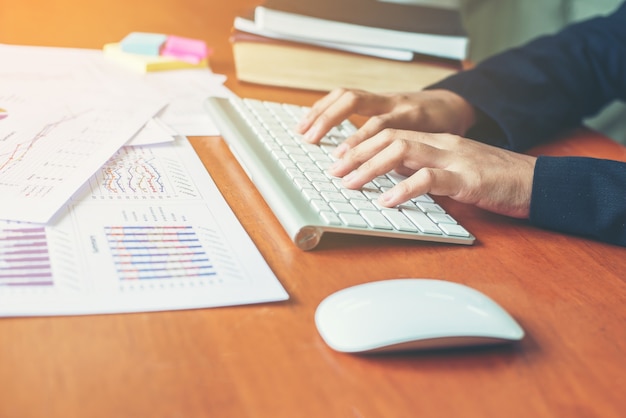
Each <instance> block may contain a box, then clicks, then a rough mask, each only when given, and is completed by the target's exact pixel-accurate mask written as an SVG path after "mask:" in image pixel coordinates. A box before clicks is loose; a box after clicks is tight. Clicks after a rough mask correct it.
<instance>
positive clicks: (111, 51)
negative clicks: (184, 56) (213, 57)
mask: <svg viewBox="0 0 626 418" xmlns="http://www.w3.org/2000/svg"><path fill="white" fill-rule="evenodd" d="M103 51H104V55H105V56H106V57H107V58H110V59H112V60H114V61H116V62H118V63H119V64H121V65H123V66H125V67H126V68H130V69H132V70H134V71H137V72H140V73H146V72H151V71H166V70H182V69H191V68H208V67H209V62H208V59H207V58H205V59H203V60H201V61H199V62H197V63H190V62H187V61H182V60H179V59H176V58H172V57H164V56H148V55H141V54H132V53H129V52H125V51H122V48H121V46H120V44H119V43H110V44H106V45H104V48H103Z"/></svg>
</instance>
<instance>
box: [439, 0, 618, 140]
mask: <svg viewBox="0 0 626 418" xmlns="http://www.w3.org/2000/svg"><path fill="white" fill-rule="evenodd" d="M625 22H626V6H622V7H621V8H620V9H619V11H618V12H617V13H616V14H614V15H612V16H610V17H606V18H598V19H593V20H590V21H587V22H584V23H581V24H577V25H574V26H571V27H570V28H568V29H566V30H565V31H563V32H561V33H559V34H557V35H555V36H549V37H544V38H540V39H538V40H537V41H535V42H532V43H530V44H528V45H526V46H524V47H521V48H517V49H513V50H510V51H508V52H505V53H502V54H499V55H496V56H494V57H493V58H491V59H488V60H486V61H484V62H483V63H481V64H480V65H478V66H477V67H476V68H475V69H472V70H469V71H466V72H462V73H459V74H457V75H454V76H452V77H449V78H448V79H446V80H443V81H442V82H440V83H437V84H435V85H433V86H431V87H430V88H442V89H447V90H450V91H453V92H455V93H457V94H459V95H460V96H462V97H463V98H465V99H466V100H467V101H468V102H470V103H472V104H473V105H474V106H475V107H476V108H477V109H478V110H479V112H480V113H482V114H484V115H485V117H484V118H483V119H482V121H480V120H479V122H478V123H477V124H476V125H475V126H474V127H473V128H472V129H471V130H470V131H469V132H468V136H473V137H476V138H478V139H481V140H488V141H489V142H497V141H500V143H501V145H506V146H508V147H509V148H511V149H514V150H524V149H527V148H529V147H531V146H533V145H535V144H537V143H540V142H542V141H544V140H546V139H549V138H552V137H554V136H555V135H556V134H558V133H559V132H561V131H563V130H566V129H568V128H573V127H576V126H578V125H579V124H580V123H581V120H582V119H583V118H584V117H586V116H590V115H592V114H594V113H596V112H597V111H598V110H599V109H601V108H602V107H603V106H604V105H606V104H608V103H609V102H610V101H611V100H613V99H615V98H626V78H624V76H623V71H624V68H626V23H625Z"/></svg>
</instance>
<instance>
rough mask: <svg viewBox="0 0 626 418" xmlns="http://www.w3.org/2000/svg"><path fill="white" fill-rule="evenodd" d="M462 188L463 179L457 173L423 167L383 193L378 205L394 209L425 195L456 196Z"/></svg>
mask: <svg viewBox="0 0 626 418" xmlns="http://www.w3.org/2000/svg"><path fill="white" fill-rule="evenodd" d="M462 187H463V179H462V176H461V175H460V174H459V173H456V172H453V171H448V170H443V169H438V168H431V167H425V168H422V169H420V170H418V171H417V172H415V173H414V174H413V175H412V176H410V177H408V178H407V179H405V180H403V181H401V182H400V183H398V184H396V185H395V186H394V187H392V188H391V189H389V190H387V191H386V192H385V193H383V194H382V195H381V196H380V198H379V203H380V204H381V205H382V206H385V207H394V206H397V205H400V204H402V203H404V202H406V201H407V200H409V199H412V198H414V197H417V196H421V195H423V194H426V193H428V194H432V195H434V196H457V195H458V194H459V191H460V190H461V189H462Z"/></svg>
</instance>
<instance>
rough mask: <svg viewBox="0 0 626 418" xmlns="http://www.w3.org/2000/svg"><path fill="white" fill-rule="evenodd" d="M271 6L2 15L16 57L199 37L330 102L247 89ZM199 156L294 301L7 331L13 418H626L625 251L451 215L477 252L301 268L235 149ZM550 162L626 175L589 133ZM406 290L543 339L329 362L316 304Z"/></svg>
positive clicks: (149, 4) (613, 151)
mask: <svg viewBox="0 0 626 418" xmlns="http://www.w3.org/2000/svg"><path fill="white" fill-rule="evenodd" d="M256 3H257V1H256V0H234V1H229V2H222V1H219V0H150V1H147V0H133V1H118V0H90V1H78V0H55V1H50V2H42V1H39V0H19V1H13V2H9V1H7V0H2V2H1V5H0V42H2V43H17V44H35V45H57V46H70V47H91V48H99V47H101V45H102V44H104V43H106V42H110V41H115V40H119V39H121V38H122V37H123V36H124V35H126V34H127V33H128V32H131V31H136V30H141V31H154V32H162V33H172V34H178V35H183V36H190V37H197V38H202V39H205V40H206V41H207V42H208V43H209V44H210V45H212V46H213V47H214V48H215V54H214V56H213V57H212V66H213V69H214V71H215V72H218V73H223V74H226V75H228V76H229V80H228V82H227V85H228V86H229V87H230V88H232V89H233V90H235V91H236V92H238V93H239V94H240V95H243V96H249V97H257V98H266V99H275V100H284V101H292V102H296V103H303V104H305V103H311V101H312V100H313V99H315V98H316V97H319V95H317V94H315V93H305V92H297V91H290V90H278V89H272V88H264V87H255V86H244V85H240V84H238V83H237V81H236V79H235V77H234V71H233V64H232V56H231V54H230V46H229V45H228V42H227V37H228V33H229V29H230V26H231V23H232V18H233V17H234V16H235V14H237V13H243V12H244V11H245V10H247V9H248V8H249V7H251V6H253V5H254V4H256ZM0 66H1V63H0ZM192 143H193V145H194V147H195V148H196V150H197V152H198V153H199V155H200V156H201V158H202V159H203V161H204V163H205V164H206V167H207V168H208V169H209V171H210V173H211V174H212V176H213V177H214V179H215V181H216V182H217V184H218V185H219V187H220V188H221V190H222V192H223V193H224V195H225V197H226V199H227V200H228V201H229V203H230V204H231V205H232V207H233V209H234V210H235V212H236V214H237V215H238V216H239V218H240V220H241V223H242V224H243V225H244V227H245V228H246V229H247V231H248V233H249V234H250V235H251V237H252V238H253V240H254V241H255V242H256V243H257V244H258V246H259V248H260V250H261V252H262V253H263V255H264V256H265V257H266V258H267V261H268V262H269V264H270V266H271V267H272V268H273V270H274V271H275V273H276V274H277V276H278V277H279V279H280V281H281V282H282V284H283V285H284V286H285V288H286V290H287V291H288V292H289V294H290V295H291V299H290V300H289V301H287V302H284V303H275V304H264V305H255V306H238V307H227V308H216V309H205V310H189V311H179V312H162V313H145V314H142V313H139V314H127V315H104V316H83V317H52V318H3V319H0V382H1V385H2V387H1V389H0V417H2V418H27V417H28V418H29V417H59V418H61V417H62V418H73V417H81V418H87V417H89V418H97V417H106V418H112V417H116V418H117V417H142V418H143V417H150V418H160V417H163V418H165V417H168V418H174V417H181V418H182V417H184V418H195V417H219V418H229V417H236V418H239V417H263V418H265V417H272V418H277V417H290V418H292V417H359V418H361V417H394V418H398V417H477V418H478V417H481V418H485V417H497V418H502V417H509V418H510V417H524V418H526V417H533V418H542V417H561V418H562V417H567V418H575V417H581V418H582V417H585V418H587V417H603V418H609V417H623V416H624V411H625V410H626V398H625V397H624V393H626V326H625V324H626V308H625V306H626V283H625V277H626V249H624V248H619V247H614V246H610V245H606V244H601V243H597V242H593V241H590V240H587V239H582V238H576V237H571V236H565V235H560V234H557V233H552V232H549V231H544V230H538V229H536V228H533V227H531V226H529V225H527V223H526V222H524V221H518V220H511V219H507V218H504V217H500V216H495V215H492V214H489V213H486V212H483V211H480V210H477V209H475V208H471V207H467V206H464V205H460V204H457V203H455V202H452V201H449V200H446V199H440V201H441V203H442V204H443V205H444V206H445V207H446V208H447V209H448V210H449V211H450V212H451V213H452V214H453V215H454V216H455V217H457V218H458V219H460V220H461V222H462V223H463V224H465V225H466V226H467V227H468V228H469V229H470V230H471V231H473V232H474V233H475V234H476V235H477V237H478V242H477V243H476V245H474V246H472V247H465V246H454V245H439V244H429V243H417V244H416V243H409V242H404V241H393V240H382V239H363V238H359V239H354V238H350V237H334V238H333V237H330V238H327V239H325V240H324V241H323V242H322V245H321V247H320V248H319V249H318V250H316V251H313V252H302V251H300V250H297V249H296V248H295V246H294V245H293V244H292V243H291V242H290V241H289V240H288V238H287V237H286V236H285V234H284V233H283V231H282V229H281V228H280V226H279V224H278V223H277V221H276V219H274V217H273V216H272V214H271V213H270V211H269V210H268V208H267V207H266V206H265V204H264V203H263V201H262V200H261V198H260V196H259V195H258V194H257V192H256V191H255V189H254V188H253V187H252V185H251V183H250V181H249V180H248V179H247V177H246V176H245V174H244V172H243V171H242V170H241V169H240V168H239V166H238V165H237V164H236V163H235V161H234V159H233V158H232V155H231V154H230V153H229V151H228V149H227V147H226V146H225V144H224V143H223V142H222V140H221V139H220V138H193V139H192ZM540 151H541V152H546V153H553V154H563V153H568V154H569V153H574V154H589V155H595V156H599V157H609V158H616V159H621V160H626V151H625V149H624V148H623V147H621V146H618V145H615V144H613V143H611V142H610V141H608V140H605V139H603V138H597V137H595V136H594V135H592V134H589V133H581V134H578V135H573V136H571V137H569V138H568V139H567V140H564V141H561V142H558V143H556V144H552V145H550V146H547V147H544V148H543V149H541V150H540ZM538 152H539V151H538ZM250 198H252V200H253V202H254V203H255V206H254V209H253V210H250V209H246V208H245V206H244V201H246V202H247V201H248V200H249V199H250ZM394 277H433V278H440V279H446V280H451V281H457V282H461V283H465V284H468V285H470V286H472V287H474V288H476V289H478V290H480V291H482V292H484V293H486V294H487V295H489V296H491V297H492V298H494V299H495V300H496V301H498V302H499V303H500V304H501V305H502V306H503V307H505V308H506V309H507V310H508V311H509V312H510V313H511V314H512V315H513V316H514V317H515V318H517V319H518V320H519V322H520V323H521V325H522V326H523V327H524V329H525V330H526V333H527V336H526V338H525V339H524V340H523V341H522V342H521V343H520V344H518V345H515V346H509V347H496V348H489V349H477V350H464V351H451V352H430V353H419V354H404V355H390V356H376V357H371V356H370V357H367V356H355V355H346V354H340V353H336V352H334V351H332V350H331V349H330V348H328V347H327V346H326V345H325V344H324V342H323V341H322V340H321V338H320V336H319V335H318V333H317V331H316V329H315V326H314V323H313V314H314V311H315V308H316V306H317V304H318V303H319V302H320V301H321V300H322V299H323V298H324V297H325V296H327V295H328V294H330V293H331V292H334V291H336V290H339V289H342V288H345V287H347V286H350V285H355V284H358V283H363V282H366V281H372V280H380V279H388V278H394Z"/></svg>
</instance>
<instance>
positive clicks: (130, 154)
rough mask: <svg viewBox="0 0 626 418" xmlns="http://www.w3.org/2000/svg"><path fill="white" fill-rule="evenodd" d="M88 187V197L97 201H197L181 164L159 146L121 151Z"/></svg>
mask: <svg viewBox="0 0 626 418" xmlns="http://www.w3.org/2000/svg"><path fill="white" fill-rule="evenodd" d="M169 152H170V153H171V150H170V151H169ZM89 186H90V189H91V197H92V198H93V199H100V200H104V199H108V200H111V199H125V200H132V199H142V200H145V199H167V198H181V197H182V198H196V197H198V193H197V191H196V188H195V186H194V184H193V182H192V181H191V180H190V177H189V175H188V174H187V172H186V169H185V167H184V166H183V165H182V164H181V162H180V160H179V159H175V158H172V157H171V156H168V155H167V151H165V148H163V147H159V146H153V147H128V146H127V147H123V148H121V149H120V150H119V151H118V152H117V153H116V154H115V155H114V156H113V157H112V158H111V159H110V160H109V161H108V162H107V164H105V165H104V166H103V167H102V168H101V169H100V170H98V172H97V173H96V175H95V176H93V177H92V179H91V180H90V182H89Z"/></svg>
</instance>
